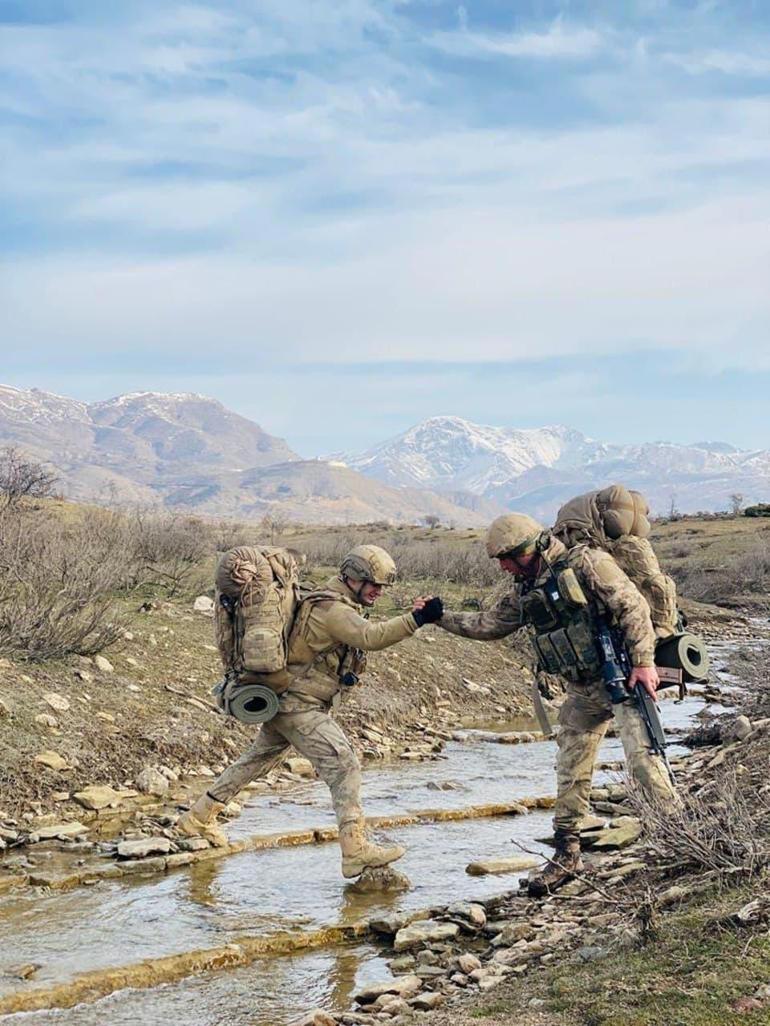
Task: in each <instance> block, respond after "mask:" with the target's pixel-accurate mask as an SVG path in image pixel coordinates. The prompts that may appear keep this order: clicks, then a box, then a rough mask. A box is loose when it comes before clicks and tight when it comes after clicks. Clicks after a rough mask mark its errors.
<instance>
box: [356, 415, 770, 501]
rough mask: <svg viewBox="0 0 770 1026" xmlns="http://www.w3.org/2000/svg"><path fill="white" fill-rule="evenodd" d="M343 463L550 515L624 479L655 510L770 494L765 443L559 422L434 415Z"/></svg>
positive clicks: (389, 478)
mask: <svg viewBox="0 0 770 1026" xmlns="http://www.w3.org/2000/svg"><path fill="white" fill-rule="evenodd" d="M347 463H348V465H349V466H351V467H353V468H355V469H356V470H359V471H361V473H363V474H366V475H368V476H371V477H376V478H378V479H379V480H382V481H386V482H388V483H389V484H394V485H398V486H400V487H406V486H410V487H415V486H417V487H423V488H433V489H435V490H437V491H452V490H454V489H463V490H465V491H468V492H472V493H473V494H476V495H479V496H483V497H484V498H487V499H492V500H495V501H496V502H498V503H500V504H502V505H504V506H505V507H506V508H509V509H518V510H522V511H524V512H529V513H533V514H535V515H537V516H540V517H542V518H545V519H549V518H551V517H552V516H553V514H554V513H555V512H556V510H557V509H558V507H559V506H560V505H561V504H562V503H563V502H565V501H566V500H567V499H569V498H570V497H571V496H573V495H575V494H577V493H579V492H580V491H587V490H589V489H592V488H601V487H603V486H604V485H607V484H611V483H612V482H614V481H622V482H623V483H624V484H626V485H628V486H629V487H631V488H639V489H640V490H641V491H643V492H644V493H645V495H646V496H647V498H648V500H649V502H650V506H651V508H652V510H653V512H658V513H663V512H666V511H668V510H670V508H671V507H672V506H674V507H675V508H676V509H677V510H679V511H680V512H694V511H696V510H715V509H726V508H728V506H729V504H730V495H731V494H732V493H736V492H737V493H741V494H742V495H743V496H744V498H745V500H746V501H747V502H755V501H767V499H768V498H769V497H770V451H767V450H758V451H753V452H751V451H744V450H739V449H736V448H735V447H734V446H731V445H728V444H726V443H724V442H699V443H696V444H693V445H678V444H674V443H671V442H649V443H645V444H643V445H618V444H609V443H605V442H600V441H596V440H594V439H591V438H588V437H586V436H585V435H583V434H581V433H580V432H579V431H575V430H573V429H571V428H567V427H563V426H560V425H556V426H552V427H543V428H523V429H518V428H500V427H489V426H486V425H480V424H473V423H471V422H470V421H467V420H462V419H461V418H459V417H431V418H430V419H429V420H425V421H423V422H422V423H421V424H418V425H416V427H413V428H410V429H409V430H408V431H405V432H404V433H403V434H401V435H398V436H397V437H395V438H393V439H390V440H389V441H387V442H383V443H382V444H381V445H378V446H375V447H374V448H372V449H370V450H368V451H367V452H365V453H362V454H360V455H356V456H350V457H348V458H347Z"/></svg>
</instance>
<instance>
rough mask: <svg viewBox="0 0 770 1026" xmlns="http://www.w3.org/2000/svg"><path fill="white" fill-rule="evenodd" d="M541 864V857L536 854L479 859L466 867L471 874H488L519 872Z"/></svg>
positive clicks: (466, 870)
mask: <svg viewBox="0 0 770 1026" xmlns="http://www.w3.org/2000/svg"><path fill="white" fill-rule="evenodd" d="M539 865H540V859H539V858H536V857H535V856H534V855H513V856H511V857H510V858H502V859H479V860H478V861H477V862H471V863H469V865H467V866H466V867H465V872H466V873H469V874H470V875H471V876H487V875H488V874H489V873H517V872H519V871H520V870H522V869H532V868H533V867H534V866H539Z"/></svg>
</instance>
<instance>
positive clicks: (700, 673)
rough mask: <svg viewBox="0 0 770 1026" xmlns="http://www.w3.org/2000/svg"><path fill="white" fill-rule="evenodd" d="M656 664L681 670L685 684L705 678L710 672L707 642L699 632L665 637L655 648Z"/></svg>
mask: <svg viewBox="0 0 770 1026" xmlns="http://www.w3.org/2000/svg"><path fill="white" fill-rule="evenodd" d="M655 665H656V666H668V667H671V668H672V669H675V670H681V671H682V678H683V680H684V682H685V684H691V683H693V682H695V681H701V680H705V679H706V678H707V677H708V672H709V654H708V651H707V649H706V644H705V642H704V640H703V638H701V637H699V636H698V635H697V634H689V633H683V634H675V635H673V637H670V638H664V639H663V640H662V641H660V642H658V644H657V646H656V648H655Z"/></svg>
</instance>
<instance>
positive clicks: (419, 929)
mask: <svg viewBox="0 0 770 1026" xmlns="http://www.w3.org/2000/svg"><path fill="white" fill-rule="evenodd" d="M459 932H460V927H459V926H458V925H457V924H456V923H438V922H436V920H435V919H417V920H415V922H413V923H410V924H409V926H405V927H404V928H403V929H402V930H399V931H398V933H397V934H396V938H395V940H394V941H393V947H394V949H395V950H396V951H406V950H407V948H416V947H419V946H420V945H421V944H433V943H435V942H436V941H446V940H453V939H454V938H455V937H456V936H457V935H458V934H459Z"/></svg>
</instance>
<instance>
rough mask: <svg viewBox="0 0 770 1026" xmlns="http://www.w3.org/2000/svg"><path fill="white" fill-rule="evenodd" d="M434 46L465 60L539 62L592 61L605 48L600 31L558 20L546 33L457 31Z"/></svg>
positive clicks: (440, 37) (443, 35)
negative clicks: (470, 58)
mask: <svg viewBox="0 0 770 1026" xmlns="http://www.w3.org/2000/svg"><path fill="white" fill-rule="evenodd" d="M430 41H431V43H432V45H433V46H435V47H436V48H437V49H439V50H444V51H446V52H447V53H451V54H456V55H457V56H461V57H474V56H475V57H478V56H481V55H484V54H486V55H489V56H498V57H524V58H535V59H554V58H557V59H558V58H566V59H569V58H572V59H575V58H588V57H592V56H593V55H595V54H596V53H597V52H598V51H599V50H600V49H602V48H603V46H604V45H605V40H604V38H603V36H602V34H601V33H600V32H597V31H596V30H595V29H590V28H582V27H580V26H565V24H564V23H563V21H562V20H561V19H560V18H557V19H556V20H555V21H554V22H553V23H552V24H551V25H550V26H549V27H548V30H547V31H546V32H516V33H513V32H511V33H504V32H497V33H484V32H472V31H467V30H466V29H465V28H463V27H462V25H461V28H460V31H457V32H439V33H436V34H435V35H434V36H433V37H432V39H431V40H430Z"/></svg>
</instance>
